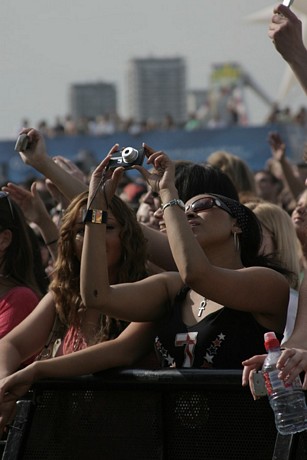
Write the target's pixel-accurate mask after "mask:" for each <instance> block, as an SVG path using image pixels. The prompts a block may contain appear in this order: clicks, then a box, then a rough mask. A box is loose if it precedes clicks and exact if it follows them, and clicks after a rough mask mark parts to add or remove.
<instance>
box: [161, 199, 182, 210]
mask: <svg viewBox="0 0 307 460" xmlns="http://www.w3.org/2000/svg"><path fill="white" fill-rule="evenodd" d="M169 206H179V208H180V209H182V210H183V211H184V210H185V207H184V203H183V201H181V200H178V199H174V200H170V201H168V202H167V203H165V204H163V205H162V211H163V212H164V211H165V209H166V208H168V207H169Z"/></svg>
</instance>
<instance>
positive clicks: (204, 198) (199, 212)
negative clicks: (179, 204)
mask: <svg viewBox="0 0 307 460" xmlns="http://www.w3.org/2000/svg"><path fill="white" fill-rule="evenodd" d="M185 212H186V216H187V218H188V222H189V224H190V226H191V227H192V230H193V233H194V234H195V236H197V238H198V240H199V242H201V240H202V239H204V241H209V240H210V242H213V241H222V240H225V239H228V238H229V237H230V236H231V235H232V232H231V229H232V228H233V224H234V217H232V216H231V213H230V210H229V208H227V206H225V205H224V203H222V202H221V201H220V200H218V199H215V198H214V197H212V196H210V195H207V194H206V195H197V196H196V197H194V198H192V199H191V200H189V201H187V202H186V211H185Z"/></svg>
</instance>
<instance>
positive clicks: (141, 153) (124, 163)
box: [107, 147, 145, 169]
mask: <svg viewBox="0 0 307 460" xmlns="http://www.w3.org/2000/svg"><path fill="white" fill-rule="evenodd" d="M144 158H145V148H144V147H141V148H140V149H138V150H137V149H135V148H133V147H124V148H122V149H121V150H118V151H117V152H114V154H113V155H112V158H110V161H109V164H108V168H107V169H115V168H118V167H120V166H121V167H123V168H125V169H131V168H132V167H133V166H135V165H142V164H143V161H144Z"/></svg>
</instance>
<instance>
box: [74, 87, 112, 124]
mask: <svg viewBox="0 0 307 460" xmlns="http://www.w3.org/2000/svg"><path fill="white" fill-rule="evenodd" d="M69 105H70V109H69V110H70V114H71V116H72V117H73V118H75V119H78V118H81V117H88V118H95V117H96V116H98V115H106V114H114V113H116V112H117V107H116V88H115V85H114V84H112V83H104V82H97V83H75V84H73V85H71V86H70V91H69Z"/></svg>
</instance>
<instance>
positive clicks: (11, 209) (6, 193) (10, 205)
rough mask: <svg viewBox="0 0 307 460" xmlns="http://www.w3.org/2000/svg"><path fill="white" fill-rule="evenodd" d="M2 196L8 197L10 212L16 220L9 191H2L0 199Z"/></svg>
mask: <svg viewBox="0 0 307 460" xmlns="http://www.w3.org/2000/svg"><path fill="white" fill-rule="evenodd" d="M1 198H6V200H7V203H8V205H9V208H10V213H11V218H12V221H13V222H14V221H15V217H14V210H13V206H12V203H11V201H10V199H9V193H8V192H3V191H2V190H1V191H0V200H1Z"/></svg>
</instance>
